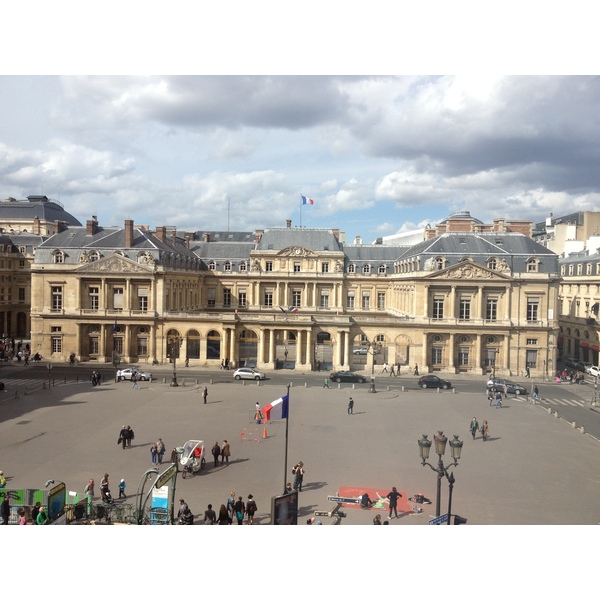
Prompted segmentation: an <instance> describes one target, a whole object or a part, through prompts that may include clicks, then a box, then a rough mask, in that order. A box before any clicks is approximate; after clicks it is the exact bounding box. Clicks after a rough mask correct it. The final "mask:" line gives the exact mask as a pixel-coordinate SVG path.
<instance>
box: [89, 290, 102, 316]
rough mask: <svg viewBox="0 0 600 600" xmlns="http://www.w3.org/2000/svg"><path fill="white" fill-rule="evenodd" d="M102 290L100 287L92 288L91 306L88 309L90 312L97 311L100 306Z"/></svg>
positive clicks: (90, 295) (90, 293)
mask: <svg viewBox="0 0 600 600" xmlns="http://www.w3.org/2000/svg"><path fill="white" fill-rule="evenodd" d="M99 292H100V288H98V287H95V286H94V287H90V288H89V290H88V299H89V304H88V307H89V309H90V310H94V311H97V310H98V307H99V306H100V293H99Z"/></svg>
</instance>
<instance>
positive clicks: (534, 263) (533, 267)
mask: <svg viewBox="0 0 600 600" xmlns="http://www.w3.org/2000/svg"><path fill="white" fill-rule="evenodd" d="M538 265H539V261H538V259H537V258H530V259H529V260H528V261H527V272H528V273H537V271H538Z"/></svg>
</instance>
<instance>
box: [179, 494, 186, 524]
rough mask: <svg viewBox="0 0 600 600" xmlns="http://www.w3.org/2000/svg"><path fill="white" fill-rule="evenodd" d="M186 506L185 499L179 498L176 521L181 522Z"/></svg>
mask: <svg viewBox="0 0 600 600" xmlns="http://www.w3.org/2000/svg"><path fill="white" fill-rule="evenodd" d="M187 507H188V505H187V503H186V501H185V500H184V499H183V498H180V499H179V510H178V511H177V522H181V521H182V519H183V513H184V512H185V509H186V508H187Z"/></svg>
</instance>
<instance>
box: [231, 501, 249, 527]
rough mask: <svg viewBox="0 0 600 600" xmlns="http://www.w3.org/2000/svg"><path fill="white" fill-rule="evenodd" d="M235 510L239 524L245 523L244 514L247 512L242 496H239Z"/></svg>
mask: <svg viewBox="0 0 600 600" xmlns="http://www.w3.org/2000/svg"><path fill="white" fill-rule="evenodd" d="M233 510H234V511H235V518H236V519H237V524H238V525H243V524H244V514H245V513H246V505H245V504H244V501H243V500H242V497H241V496H239V497H238V500H237V502H236V503H235V505H234V507H233Z"/></svg>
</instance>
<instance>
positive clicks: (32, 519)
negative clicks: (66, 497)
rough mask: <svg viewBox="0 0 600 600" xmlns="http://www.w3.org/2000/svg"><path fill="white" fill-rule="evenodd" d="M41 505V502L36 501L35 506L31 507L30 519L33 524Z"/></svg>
mask: <svg viewBox="0 0 600 600" xmlns="http://www.w3.org/2000/svg"><path fill="white" fill-rule="evenodd" d="M41 507H42V503H41V502H36V503H35V506H34V507H33V508H32V509H31V521H32V522H33V524H34V525H37V517H38V515H39V514H40V508H41Z"/></svg>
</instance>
